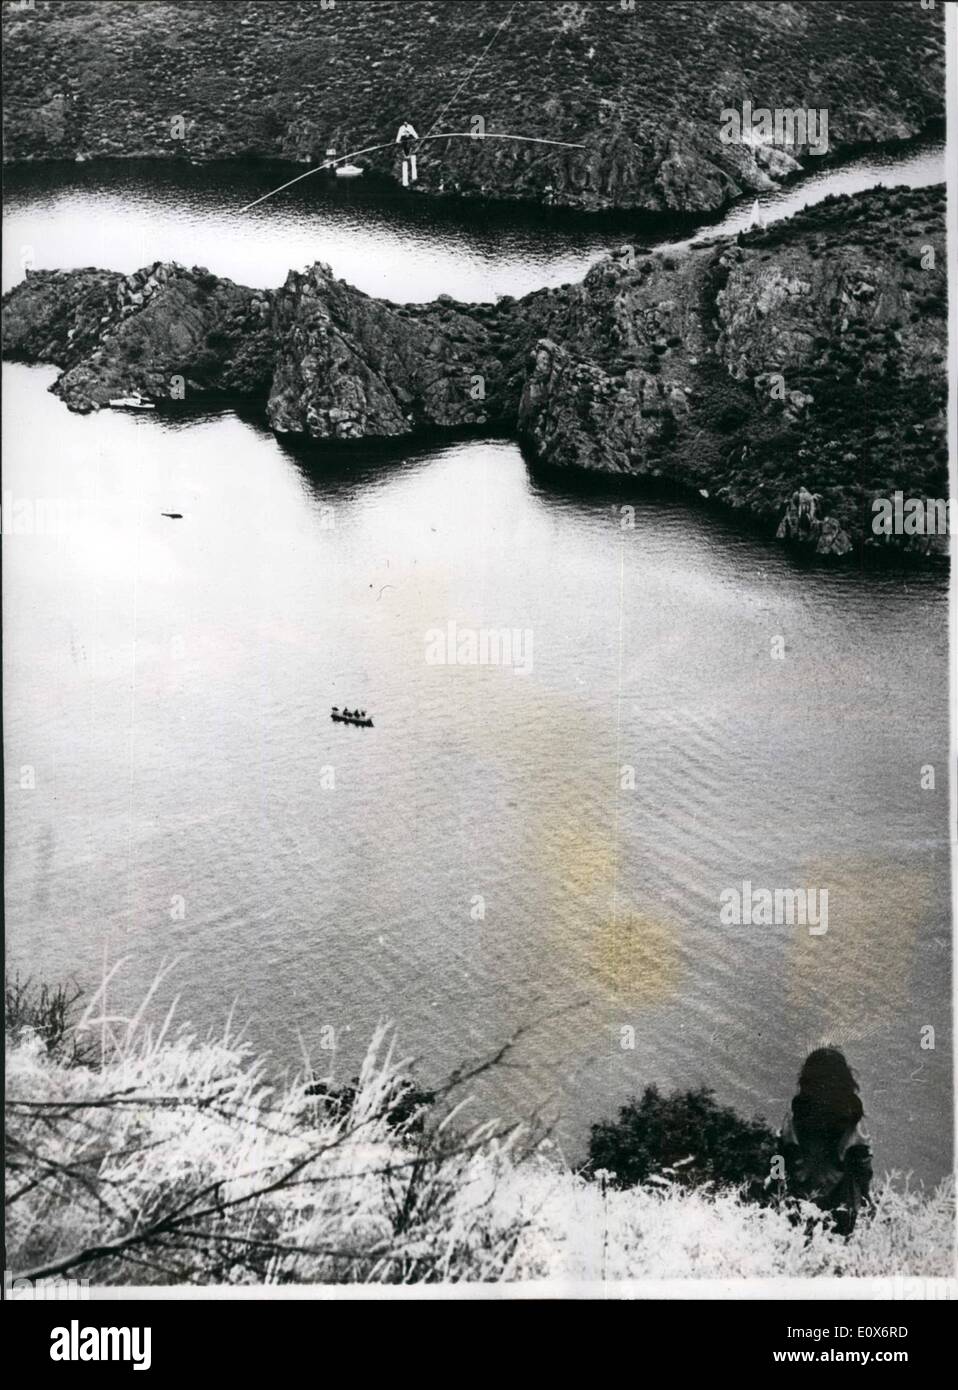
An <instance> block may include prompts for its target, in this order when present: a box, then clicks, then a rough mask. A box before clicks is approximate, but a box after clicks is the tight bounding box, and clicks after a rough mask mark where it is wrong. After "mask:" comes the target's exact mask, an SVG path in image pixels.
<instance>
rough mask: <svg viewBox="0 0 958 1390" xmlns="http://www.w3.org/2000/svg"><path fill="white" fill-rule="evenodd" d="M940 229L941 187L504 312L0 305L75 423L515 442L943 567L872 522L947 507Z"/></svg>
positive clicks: (41, 300) (329, 300)
mask: <svg viewBox="0 0 958 1390" xmlns="http://www.w3.org/2000/svg"><path fill="white" fill-rule="evenodd" d="M944 213H945V193H944V188H943V187H942V186H936V187H932V188H923V189H905V188H898V189H890V190H889V189H884V188H879V189H875V190H871V191H869V192H867V193H863V194H859V195H856V196H854V197H842V198H831V199H827V200H826V201H825V202H823V203H820V204H818V205H816V206H814V207H812V208H810V209H807V210H806V211H805V212H803V213H802V214H800V215H798V216H796V217H794V218H791V219H789V220H788V221H783V222H779V223H776V224H774V225H773V226H771V227H770V228H768V229H767V230H755V231H753V232H750V233H748V234H746V235H743V236H739V237H738V238H722V239H718V238H716V239H713V240H711V241H706V242H703V243H700V244H698V245H696V246H694V247H692V248H691V249H690V250H688V251H687V252H685V253H683V254H682V255H681V256H678V255H677V256H674V257H673V256H669V255H664V254H660V253H654V254H653V253H650V252H648V251H645V250H643V249H642V248H640V247H631V246H627V247H623V248H621V249H620V251H618V252H617V253H615V254H613V255H612V256H610V257H609V258H607V259H605V260H603V261H601V262H599V263H598V264H597V265H596V266H595V267H593V269H592V270H591V271H590V273H589V274H588V275H587V276H586V278H585V279H584V280H583V281H582V282H581V283H579V284H575V285H569V286H564V287H562V288H560V289H547V290H541V291H537V292H535V293H533V294H530V295H527V296H525V297H524V298H522V299H518V300H514V299H511V298H508V297H507V298H502V299H500V300H499V301H498V302H497V303H496V304H463V303H459V302H457V301H456V300H454V299H452V298H451V297H450V296H445V295H444V296H440V298H439V299H437V300H436V301H434V302H432V303H429V304H418V305H416V304H403V305H397V304H392V303H388V302H386V301H382V300H377V299H373V298H371V297H369V296H368V295H365V294H363V293H361V292H360V291H359V290H357V289H355V288H353V287H352V286H350V285H348V284H346V283H345V282H344V281H342V280H338V279H336V278H335V277H334V275H333V273H332V271H331V270H330V269H329V268H328V267H327V266H324V265H322V264H319V263H317V264H316V265H314V266H312V267H311V268H309V269H308V270H306V271H303V272H299V271H291V272H290V274H289V275H288V277H287V279H286V282H285V284H284V285H283V286H282V287H280V288H279V289H276V290H271V291H262V290H253V289H249V288H246V287H244V286H241V285H236V284H234V283H233V282H232V281H229V280H224V279H220V278H218V277H216V276H215V275H213V274H211V273H210V272H209V271H207V270H205V269H202V268H198V267H194V268H193V269H192V270H188V269H186V268H184V267H183V266H180V265H177V264H173V263H170V264H162V263H157V264H155V265H153V266H150V267H148V268H145V269H143V270H141V271H139V272H137V273H136V274H135V275H130V276H123V275H120V274H118V273H115V272H111V271H106V270H80V271H38V272H32V273H28V276H27V278H26V279H25V280H24V281H23V282H22V283H21V284H20V285H18V286H17V287H16V288H15V289H14V290H13V291H11V292H10V294H8V295H7V296H6V297H5V299H4V308H3V317H4V345H5V349H4V350H5V353H6V355H7V356H10V357H14V358H19V359H21V360H25V361H28V362H52V363H55V364H56V365H57V366H58V367H60V368H61V369H62V372H61V375H60V377H59V378H58V380H57V382H56V383H55V385H54V386H53V388H52V389H53V390H54V391H55V393H56V394H57V395H59V396H60V397H61V398H62V399H63V400H64V401H65V402H66V404H67V405H68V406H69V407H70V408H71V409H73V410H78V411H90V410H94V409H98V408H101V407H103V406H104V405H106V404H108V402H109V401H110V399H112V398H115V397H117V396H122V395H126V394H129V393H130V392H131V391H138V392H140V393H142V394H143V395H144V396H147V397H149V398H151V399H153V400H156V401H157V402H164V401H168V402H171V403H175V402H179V401H185V402H186V403H187V404H194V403H199V402H200V401H202V400H203V399H204V397H222V396H228V397H231V398H234V399H242V400H244V401H246V402H249V403H250V405H251V406H252V408H254V409H255V410H257V411H259V410H261V411H262V412H263V414H264V416H265V419H266V421H268V423H269V425H270V427H271V428H272V429H273V430H275V431H276V432H277V433H278V434H280V435H285V436H289V437H291V438H300V439H303V440H312V441H317V442H320V443H321V442H322V441H343V442H348V441H350V440H359V439H366V440H371V439H379V440H390V439H392V440H397V441H398V440H401V439H403V438H413V437H415V436H416V435H421V434H423V433H425V432H433V431H436V430H448V429H461V428H463V427H473V428H489V429H493V428H495V429H502V430H505V431H508V432H509V433H512V434H513V435H514V436H515V437H517V438H518V439H519V440H520V441H521V442H522V444H523V447H524V449H525V450H526V451H527V454H528V456H529V457H530V459H531V460H532V461H534V462H535V463H539V464H541V465H542V466H544V467H547V468H549V469H553V470H567V471H569V472H570V473H571V472H575V473H579V472H582V471H585V472H588V473H594V474H599V475H616V476H620V477H624V478H629V477H644V478H650V479H659V480H662V481H663V482H664V483H667V484H669V485H674V486H677V487H680V488H684V489H688V490H690V491H693V492H694V493H696V494H698V495H701V496H703V497H707V498H708V499H709V501H710V503H711V504H718V505H721V506H724V507H727V508H731V509H732V510H734V511H736V512H738V513H740V514H741V515H743V516H747V517H750V518H753V519H754V520H755V521H756V522H757V523H758V524H760V525H761V526H762V527H763V528H764V529H766V530H767V532H768V533H769V534H770V535H774V534H776V533H777V534H778V535H779V536H780V538H781V539H783V540H791V541H794V542H796V543H798V544H801V545H803V546H806V547H808V548H810V549H811V550H813V551H814V552H815V553H816V554H820V555H834V556H841V555H845V554H849V553H850V552H852V551H853V550H860V549H861V548H862V547H868V548H872V549H884V548H888V547H891V548H893V549H894V550H895V551H896V552H897V551H898V550H899V549H901V548H904V549H907V550H912V551H919V552H928V551H942V550H944V549H946V538H945V537H937V536H936V537H928V536H912V537H908V536H892V537H887V538H886V537H877V536H874V535H873V534H872V530H871V525H870V521H871V515H872V511H871V503H872V500H873V499H874V498H875V497H879V496H891V495H892V494H893V493H894V492H895V491H902V492H904V494H905V496H907V497H922V496H935V497H947V493H948V464H947V459H948V455H947V447H946V418H945V411H946V399H947V384H946V329H947V296H946V285H945V260H946V257H945V223H944Z"/></svg>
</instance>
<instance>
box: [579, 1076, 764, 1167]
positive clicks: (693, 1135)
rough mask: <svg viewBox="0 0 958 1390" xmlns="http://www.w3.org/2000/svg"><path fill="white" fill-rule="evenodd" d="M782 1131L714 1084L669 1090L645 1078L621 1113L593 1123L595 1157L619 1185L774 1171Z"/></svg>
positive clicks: (591, 1151) (592, 1157) (591, 1145)
mask: <svg viewBox="0 0 958 1390" xmlns="http://www.w3.org/2000/svg"><path fill="white" fill-rule="evenodd" d="M775 1149H776V1138H775V1135H774V1133H773V1131H772V1130H771V1129H769V1127H768V1125H767V1124H766V1123H765V1121H764V1120H760V1119H752V1120H743V1119H742V1118H741V1116H739V1115H737V1114H736V1113H735V1111H734V1110H730V1109H729V1108H728V1107H726V1106H721V1105H718V1104H717V1102H716V1100H715V1097H714V1094H713V1092H712V1091H711V1090H710V1089H709V1088H708V1087H704V1086H703V1087H699V1088H698V1089H697V1090H690V1091H673V1092H672V1093H671V1094H670V1095H667V1096H664V1095H662V1094H661V1093H660V1091H659V1089H658V1087H656V1086H646V1088H645V1091H644V1092H643V1094H642V1099H641V1100H638V1101H637V1100H634V1099H633V1100H631V1101H630V1102H629V1103H628V1104H627V1105H624V1106H622V1108H621V1109H620V1111H619V1117H618V1119H617V1120H612V1121H605V1122H603V1123H601V1124H596V1125H593V1126H592V1137H591V1140H590V1143H589V1162H590V1164H591V1166H592V1168H593V1170H598V1169H605V1170H606V1171H608V1172H611V1173H613V1174H614V1175H615V1176H614V1182H615V1183H616V1185H617V1186H620V1187H635V1186H637V1185H638V1184H640V1183H645V1182H647V1181H648V1180H649V1179H650V1178H655V1177H668V1178H674V1179H675V1180H677V1181H679V1182H681V1183H682V1184H683V1186H687V1187H697V1186H700V1185H701V1184H703V1183H708V1182H714V1183H717V1184H719V1185H720V1186H723V1187H737V1186H741V1185H742V1184H745V1183H751V1182H754V1181H758V1180H761V1179H762V1178H765V1177H767V1176H768V1172H769V1167H770V1163H771V1159H772V1156H773V1154H774V1153H775Z"/></svg>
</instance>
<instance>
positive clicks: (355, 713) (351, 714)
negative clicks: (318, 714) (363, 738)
mask: <svg viewBox="0 0 958 1390" xmlns="http://www.w3.org/2000/svg"><path fill="white" fill-rule="evenodd" d="M329 717H330V719H331V720H332V721H333V723H334V724H354V725H355V726H356V728H357V729H371V728H372V727H373V721H372V719H371V718H370V716H369V715H368V714H367V713H366V711H365V710H364V709H352V710H351V709H340V708H339V707H338V706H337V705H333V708H332V713H331V714H330V716H329Z"/></svg>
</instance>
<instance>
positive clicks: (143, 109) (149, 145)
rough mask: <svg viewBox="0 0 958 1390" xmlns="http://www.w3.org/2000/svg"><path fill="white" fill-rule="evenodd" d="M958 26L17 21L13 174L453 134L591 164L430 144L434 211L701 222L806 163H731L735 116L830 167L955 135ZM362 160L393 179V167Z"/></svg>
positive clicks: (171, 17) (552, 5)
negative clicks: (951, 72)
mask: <svg viewBox="0 0 958 1390" xmlns="http://www.w3.org/2000/svg"><path fill="white" fill-rule="evenodd" d="M944 8H945V7H944V5H938V6H934V7H932V8H930V9H926V8H924V7H923V6H921V5H919V4H918V3H917V0H868V3H861V0H832V3H829V4H828V5H823V4H822V3H820V0H789V3H778V0H776V2H775V3H756V4H752V3H745V0H736V3H734V4H717V3H715V0H665V2H664V3H662V4H656V5H649V4H646V3H644V0H637V2H636V3H635V4H633V5H631V7H630V4H629V3H618V2H617V0H610V3H607V4H597V3H580V2H579V0H535V2H534V3H522V4H521V5H519V6H517V7H516V9H515V12H514V14H513V15H512V18H511V20H510V21H509V23H508V24H506V25H505V26H504V27H502V28H501V29H500V25H502V21H503V19H504V17H505V13H506V12H505V10H504V7H503V5H502V4H501V3H499V0H470V3H469V4H458V5H450V4H448V3H447V0H375V3H368V2H367V0H346V2H345V3H344V0H340V3H339V4H336V3H335V0H333V3H323V2H322V0H296V2H294V0H289V3H284V4H283V5H282V7H281V8H280V9H277V8H276V6H274V5H270V4H266V3H263V0H230V3H228V4H227V3H219V4H210V3H206V4H184V3H161V2H160V0H151V3H149V4H132V5H131V4H119V3H116V4H96V3H89V0H57V3H56V4H52V3H45V2H44V0H37V3H36V4H33V5H31V6H30V7H29V8H28V9H23V8H20V7H18V6H17V5H14V4H9V5H5V6H4V7H3V26H4V38H5V43H4V78H5V82H4V90H5V112H4V115H5V120H4V156H5V158H6V159H8V160H35V159H84V160H85V159H92V158H131V157H141V158H142V157H159V158H166V159H177V158H185V159H190V160H194V161H202V160H210V159H223V158H228V157H249V156H253V157H258V158H273V159H287V160H297V161H310V160H318V159H322V158H323V157H324V156H325V153H326V151H327V149H329V148H334V149H336V150H338V151H339V152H340V153H343V152H346V151H349V150H350V149H355V148H357V147H365V146H368V145H373V144H376V143H377V141H386V142H389V141H391V140H392V138H393V136H394V134H395V131H396V129H397V127H398V125H399V123H400V121H401V120H402V119H403V118H405V117H407V116H409V117H411V118H412V119H413V121H414V123H415V124H416V125H417V127H418V129H419V130H420V133H425V132H426V131H427V130H428V129H429V128H430V126H431V124H432V122H433V120H434V118H435V117H436V116H437V115H439V114H440V113H442V126H441V127H440V129H443V130H449V131H467V132H471V131H474V130H476V129H480V128H481V129H484V130H486V131H488V132H493V131H500V132H510V133H518V134H523V135H529V136H539V137H544V138H547V139H553V140H562V141H569V142H573V143H576V144H582V145H583V146H584V149H581V150H558V149H550V148H548V147H546V146H541V145H539V146H537V145H528V144H527V145H523V144H517V143H513V142H508V141H494V140H485V141H484V140H475V139H465V140H450V141H443V142H438V143H435V144H430V145H428V146H423V148H422V157H421V160H420V174H421V183H420V185H419V187H420V191H428V192H439V191H440V190H442V191H445V192H446V193H449V192H458V193H461V194H463V195H466V196H473V197H479V198H481V197H496V198H507V199H522V200H525V201H531V202H536V203H542V202H554V203H556V204H562V205H565V206H569V207H577V208H584V209H590V210H591V209H601V208H631V209H644V210H648V211H655V212H664V213H669V212H695V213H705V212H709V211H712V210H716V209H719V208H721V207H722V206H723V205H725V204H726V203H728V202H729V201H731V200H732V199H734V198H735V197H737V196H739V195H740V194H741V193H743V192H752V191H761V190H762V189H765V188H768V187H770V186H771V184H772V183H773V182H775V181H776V180H780V179H782V178H784V177H787V176H788V175H790V174H792V173H795V172H796V171H797V170H798V169H799V168H800V167H801V162H802V160H803V159H805V157H806V154H807V149H806V147H803V146H798V147H795V146H783V145H778V146H776V145H774V144H772V145H761V144H758V145H754V146H753V145H751V144H748V143H729V144H725V143H723V142H722V140H721V139H720V138H719V136H720V129H721V126H722V119H721V113H722V111H723V109H726V108H736V109H739V108H741V105H742V102H743V101H745V100H750V101H751V102H752V103H753V105H755V106H757V107H760V106H763V105H765V106H767V107H769V108H771V109H774V108H778V109H785V110H790V111H791V110H798V109H805V108H812V109H815V110H821V109H825V110H827V112H828V148H829V150H830V151H831V152H840V151H843V150H845V151H847V150H849V149H850V148H856V147H860V146H862V145H866V144H870V143H875V142H883V141H888V140H895V139H904V138H907V137H909V136H912V135H915V134H917V133H918V132H919V131H921V130H923V129H924V128H926V127H927V126H928V124H929V123H930V122H933V121H940V120H942V119H943V117H944V45H943V11H944ZM497 30H499V32H498V33H497ZM493 36H495V45H494V47H493V48H491V49H490V50H489V57H488V59H485V60H482V61H479V62H477V60H481V59H482V55H483V53H484V52H485V50H486V49H487V46H488V45H489V44H490V41H491V40H492V39H493ZM466 77H468V81H466V82H464V83H462V85H461V90H459V88H460V84H461V82H462V79H463V78H466ZM479 122H481V123H482V125H481V126H479V125H478V124H477V123H479ZM361 162H364V163H366V164H367V165H368V167H369V168H370V169H371V170H374V171H378V172H380V173H383V174H393V175H394V174H395V172H396V167H395V166H396V158H395V150H394V148H393V147H390V148H389V149H387V150H386V151H384V152H382V153H379V154H374V155H370V156H369V157H368V158H366V159H364V160H363V161H361ZM817 162H818V161H817V160H816V158H815V157H814V156H812V157H810V158H809V159H808V163H810V164H811V165H813V166H814V165H815V164H816V163H817ZM277 182H279V180H277Z"/></svg>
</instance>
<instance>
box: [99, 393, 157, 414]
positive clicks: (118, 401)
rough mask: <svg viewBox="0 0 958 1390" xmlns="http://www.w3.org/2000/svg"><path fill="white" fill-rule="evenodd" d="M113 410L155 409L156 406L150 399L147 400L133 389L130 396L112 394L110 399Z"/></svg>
mask: <svg viewBox="0 0 958 1390" xmlns="http://www.w3.org/2000/svg"><path fill="white" fill-rule="evenodd" d="M110 405H111V406H112V407H113V409H114V410H155V409H156V406H155V405H154V404H153V402H152V401H148V400H147V399H146V398H145V397H144V396H141V395H140V393H139V392H138V391H134V392H133V394H132V395H130V396H114V398H113V400H112V401H110Z"/></svg>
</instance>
